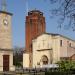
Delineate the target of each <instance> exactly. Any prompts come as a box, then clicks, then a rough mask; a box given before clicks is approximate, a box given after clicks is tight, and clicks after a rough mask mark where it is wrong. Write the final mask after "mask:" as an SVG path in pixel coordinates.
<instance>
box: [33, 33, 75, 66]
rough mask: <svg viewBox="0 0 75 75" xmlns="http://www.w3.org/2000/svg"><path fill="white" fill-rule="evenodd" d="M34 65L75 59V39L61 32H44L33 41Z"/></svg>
mask: <svg viewBox="0 0 75 75" xmlns="http://www.w3.org/2000/svg"><path fill="white" fill-rule="evenodd" d="M32 44H33V67H43V66H44V65H49V64H55V63H57V62H58V61H61V60H75V40H71V39H69V38H67V37H65V36H62V35H60V34H52V33H44V34H42V35H40V36H38V37H37V38H35V39H34V40H33V41H32Z"/></svg>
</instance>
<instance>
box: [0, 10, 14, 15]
mask: <svg viewBox="0 0 75 75" xmlns="http://www.w3.org/2000/svg"><path fill="white" fill-rule="evenodd" d="M0 13H5V14H8V15H11V16H12V15H13V14H12V13H9V12H6V11H0Z"/></svg>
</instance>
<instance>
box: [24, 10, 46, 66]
mask: <svg viewBox="0 0 75 75" xmlns="http://www.w3.org/2000/svg"><path fill="white" fill-rule="evenodd" d="M45 29H46V27H45V17H44V16H43V13H42V12H41V11H39V10H32V11H29V12H28V15H27V16H26V23H25V30H26V31H25V37H26V40H25V41H26V42H25V45H26V48H25V53H24V54H23V67H32V64H33V49H32V40H33V39H34V38H36V37H37V36H39V35H41V34H43V33H45V31H46V30H45Z"/></svg>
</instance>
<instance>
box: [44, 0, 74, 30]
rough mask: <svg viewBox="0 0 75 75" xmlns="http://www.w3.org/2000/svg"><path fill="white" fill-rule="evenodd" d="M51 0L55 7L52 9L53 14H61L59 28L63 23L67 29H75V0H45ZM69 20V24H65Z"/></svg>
mask: <svg viewBox="0 0 75 75" xmlns="http://www.w3.org/2000/svg"><path fill="white" fill-rule="evenodd" d="M45 1H50V5H51V4H52V5H53V7H54V6H56V7H54V8H52V10H50V12H51V14H52V16H59V17H60V18H59V25H58V27H59V28H62V27H63V25H64V27H65V28H66V29H68V28H71V29H72V30H73V31H75V0H45ZM65 21H67V23H68V24H67V25H65Z"/></svg>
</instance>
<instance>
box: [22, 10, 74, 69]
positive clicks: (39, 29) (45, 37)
mask: <svg viewBox="0 0 75 75" xmlns="http://www.w3.org/2000/svg"><path fill="white" fill-rule="evenodd" d="M25 28H26V31H25V32H26V35H25V36H26V43H25V44H26V48H25V52H24V53H23V67H24V68H25V67H28V68H30V67H31V68H34V67H43V66H44V65H49V64H55V63H57V62H58V61H60V60H75V41H74V40H72V39H70V38H67V37H65V36H63V35H60V34H53V33H46V25H45V17H44V16H43V13H42V12H40V11H39V10H32V11H30V12H28V16H26V23H25Z"/></svg>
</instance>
